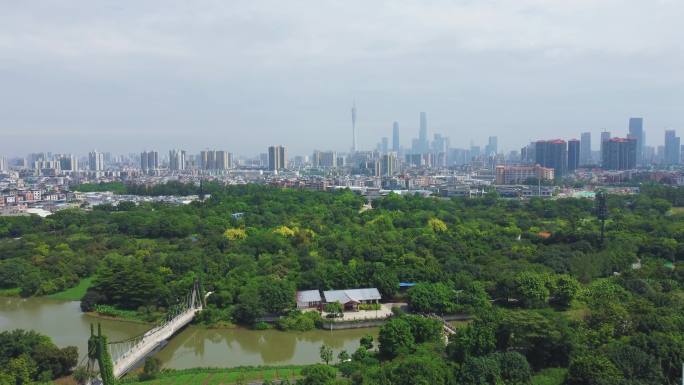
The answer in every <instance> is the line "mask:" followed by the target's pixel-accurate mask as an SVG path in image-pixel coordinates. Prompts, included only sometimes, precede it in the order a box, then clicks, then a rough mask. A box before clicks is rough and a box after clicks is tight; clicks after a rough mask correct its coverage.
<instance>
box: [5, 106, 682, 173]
mask: <svg viewBox="0 0 684 385" xmlns="http://www.w3.org/2000/svg"><path fill="white" fill-rule="evenodd" d="M352 117H353V119H352V122H353V125H354V123H355V120H356V119H355V117H356V107H355V106H354V107H353V108H352ZM635 120H636V121H638V122H639V123H638V127H639V129H640V131H639V132H640V133H641V137H642V138H645V137H646V135H647V133H650V136H652V137H653V139H652V141H649V140H646V141H645V143H642V144H641V146H642V148H651V149H653V150H654V151H657V149H658V147H659V146H665V145H666V140H667V139H665V140H663V135H665V137H666V138H667V133H668V132H672V131H674V132H675V133H676V132H677V130H676V129H663V130H661V131H655V130H653V129H651V130H647V129H646V128H645V127H647V123H644V122H645V119H644V118H642V117H638V118H635V117H630V118H628V119H627V123H626V124H625V126H624V127H623V129H614V130H607V129H600V130H598V132H596V131H595V130H590V131H581V132H580V131H577V132H576V133H575V134H574V135H569V136H560V135H556V134H555V133H553V132H551V133H548V134H546V135H545V136H542V137H538V138H531V139H530V140H524V139H519V140H517V141H516V143H518V142H520V143H521V144H520V145H515V144H513V145H512V144H510V143H506V142H503V143H502V144H500V145H498V144H497V142H499V143H501V141H500V140H499V136H497V135H487V134H486V133H482V135H484V139H483V141H481V142H477V141H474V140H472V139H470V140H469V143H470V144H469V145H466V144H465V143H459V142H456V143H454V142H453V141H451V140H450V139H451V136H450V135H444V134H443V132H440V131H435V130H433V129H432V128H431V127H432V126H431V122H430V121H429V119H428V117H427V113H426V112H420V114H419V119H418V121H419V124H418V127H417V128H416V131H415V132H406V130H407V128H406V127H405V126H403V125H401V129H400V128H399V127H400V123H399V122H398V121H393V122H391V126H390V127H389V128H388V129H387V130H386V131H385V132H380V134H381V135H382V136H380V137H378V138H375V139H374V140H375V143H373V140H369V143H368V145H365V146H363V147H360V146H357V147H358V148H357V149H356V150H357V151H372V150H374V149H376V147H377V146H378V140H379V141H380V142H382V141H385V140H387V141H388V143H387V144H388V147H387V149H388V150H392V151H397V149H395V146H394V141H395V138H396V139H398V137H399V136H401V137H402V138H404V139H403V141H402V142H401V144H400V147H399V148H400V149H401V150H403V151H407V152H413V153H420V152H427V151H430V149H429V148H428V147H429V146H430V144H431V143H432V142H433V140H435V139H437V140H442V139H445V140H447V141H448V142H449V143H448V147H447V148H452V149H468V148H470V146H472V145H473V144H477V147H481V148H482V149H484V150H485V151H487V149H488V148H489V146H490V145H491V141H492V139H493V140H494V141H495V143H494V147H495V149H496V151H494V153H499V154H506V153H508V152H510V151H519V150H520V148H522V147H524V146H526V145H527V144H529V143H530V142H535V141H538V140H550V139H562V140H566V141H569V140H575V139H577V140H580V139H581V138H582V137H583V136H585V135H586V134H589V135H590V137H593V138H595V139H594V140H591V139H590V140H589V141H590V143H589V146H590V149H591V151H600V150H601V143H602V142H603V141H604V136H606V135H607V136H608V138H621V137H630V136H633V133H634V127H635V126H634V122H635ZM357 135H358V132H356V131H352V137H351V138H349V139H350V140H352V146H347V147H346V148H345V146H344V145H340V144H337V145H336V146H335V145H333V146H327V147H326V146H322V145H314V146H313V147H311V148H309V149H304V150H303V151H301V152H292V153H293V154H295V155H310V154H311V153H312V151H317V150H325V151H335V152H339V153H351V152H353V151H354V149H353V147H354V146H353V143H354V139H356V138H357ZM435 135H437V136H436V137H435ZM650 136H649V137H650ZM423 140H425V141H426V142H425V143H422V141H423ZM390 141H391V142H390ZM411 141H414V143H413V145H412V144H410V142H411ZM293 142H294V141H291V143H284V146H285V147H288V148H292V147H294V148H297V145H296V144H295V145H294V146H293V145H292V143H293ZM406 142H409V143H408V144H407V143H406ZM461 142H463V140H461ZM265 143H266V142H264V145H265ZM417 144H419V147H418V148H415V145H417ZM264 145H261V146H260V147H259V148H257V149H256V151H255V152H250V151H240V150H239V149H238V148H239V147H240V146H239V144H235V142H233V146H234V148H231V149H229V150H228V152H230V153H231V154H234V155H235V156H239V157H253V156H259V154H263V153H264V151H263V147H264ZM53 147H54V146H53ZM181 147H182V148H181ZM224 147H225V146H224ZM164 148H166V147H164V146H163V145H160V143H156V144H155V143H152V144H149V145H144V146H140V147H139V148H133V147H131V146H129V147H128V148H127V149H124V150H118V151H117V150H111V149H108V148H107V149H103V150H102V151H103V152H109V153H117V154H133V153H139V152H140V151H147V150H148V149H153V150H160V149H161V150H162V152H163V151H164ZM97 149H102V145H98V146H93V147H88V148H86V149H85V150H84V151H77V150H73V146H69V145H67V146H66V148H65V147H59V148H49V149H42V148H39V147H31V148H30V149H29V150H28V151H25V152H22V151H6V152H2V151H0V155H2V156H6V157H22V156H25V155H26V154H29V153H37V152H44V153H57V154H59V153H71V154H80V155H86V154H88V153H90V152H91V151H94V150H97ZM168 149H182V150H183V151H187V152H188V153H192V154H194V153H197V154H199V153H201V152H202V151H206V150H208V149H209V146H207V145H202V146H199V147H189V146H180V147H179V145H173V144H172V145H170V146H168ZM289 151H291V150H289ZM582 151H583V150H582ZM637 151H638V150H637ZM382 152H386V151H382ZM640 156H641V155H639V154H638V155H637V159H638V158H639V157H640ZM580 160H584V155H582V154H580Z"/></svg>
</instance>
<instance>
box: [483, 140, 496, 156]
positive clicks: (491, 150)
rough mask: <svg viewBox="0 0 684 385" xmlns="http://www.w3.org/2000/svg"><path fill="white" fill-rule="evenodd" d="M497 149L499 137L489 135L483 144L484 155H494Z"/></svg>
mask: <svg viewBox="0 0 684 385" xmlns="http://www.w3.org/2000/svg"><path fill="white" fill-rule="evenodd" d="M498 151H499V138H497V137H496V136H490V137H489V140H488V141H487V145H486V146H485V155H486V156H492V155H496V154H497V152H498Z"/></svg>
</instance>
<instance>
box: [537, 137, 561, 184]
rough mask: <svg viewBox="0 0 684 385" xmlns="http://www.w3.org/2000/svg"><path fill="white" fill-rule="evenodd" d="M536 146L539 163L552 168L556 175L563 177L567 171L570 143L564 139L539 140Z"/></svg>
mask: <svg viewBox="0 0 684 385" xmlns="http://www.w3.org/2000/svg"><path fill="white" fill-rule="evenodd" d="M534 147H535V154H536V156H535V160H536V163H537V164H538V165H540V166H544V167H548V168H552V169H553V172H554V175H555V177H562V176H564V175H565V174H566V173H567V171H568V144H567V143H566V142H565V141H564V140H561V139H555V140H539V141H537V142H536V143H535V145H534Z"/></svg>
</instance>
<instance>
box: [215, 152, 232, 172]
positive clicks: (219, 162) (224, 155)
mask: <svg viewBox="0 0 684 385" xmlns="http://www.w3.org/2000/svg"><path fill="white" fill-rule="evenodd" d="M214 154H215V155H214V169H215V170H227V169H228V168H229V167H228V166H229V165H228V160H229V159H228V158H229V157H228V151H225V150H216V152H215V153H214Z"/></svg>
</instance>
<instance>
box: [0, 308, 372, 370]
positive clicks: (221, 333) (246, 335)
mask: <svg viewBox="0 0 684 385" xmlns="http://www.w3.org/2000/svg"><path fill="white" fill-rule="evenodd" d="M97 322H99V323H100V324H102V331H103V333H104V334H106V335H107V336H108V337H109V340H110V341H116V340H120V339H125V338H129V337H133V336H136V335H138V334H141V333H143V332H145V331H146V330H147V329H149V326H148V325H144V324H139V323H133V322H123V321H112V320H106V319H100V318H96V317H91V316H89V315H87V314H83V313H81V309H80V307H79V303H78V302H62V301H55V300H51V299H47V298H26V299H22V298H1V297H0V331H5V330H12V329H18V328H21V329H33V330H36V331H38V332H40V333H43V334H45V335H48V336H50V337H51V338H52V340H53V341H54V342H55V344H57V345H58V346H60V347H63V346H69V345H72V346H77V347H78V351H79V354H80V355H81V356H83V355H84V354H85V351H86V345H87V342H88V336H89V334H90V324H91V323H97ZM366 334H372V335H374V336H377V329H350V330H338V331H333V332H331V331H324V330H313V331H308V332H302V333H300V332H280V331H277V330H247V329H203V328H196V327H188V328H186V329H185V330H183V331H182V332H180V333H179V334H178V335H176V336H175V337H173V339H171V341H170V342H169V343H168V345H166V346H165V347H164V348H163V349H162V350H161V351H159V352H158V353H157V354H156V356H157V357H159V359H161V360H162V362H163V364H164V367H167V368H176V369H183V368H192V367H232V366H240V365H286V364H311V363H315V362H320V357H319V353H318V350H319V349H320V347H321V345H322V344H324V343H325V344H327V345H329V346H331V347H332V348H333V350H334V351H335V355H337V352H339V351H340V350H343V349H344V350H347V351H348V352H349V353H352V352H353V351H354V350H356V348H358V346H359V339H360V338H361V337H362V336H364V335H366Z"/></svg>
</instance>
